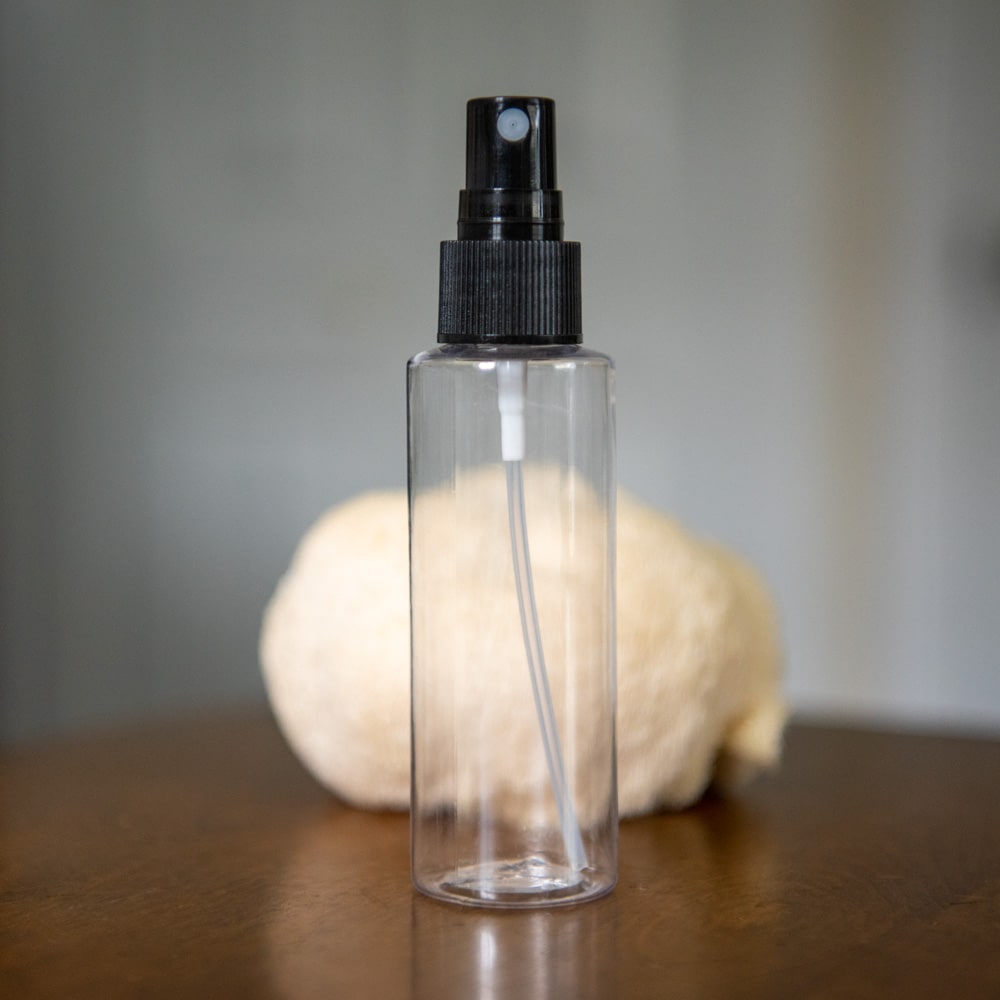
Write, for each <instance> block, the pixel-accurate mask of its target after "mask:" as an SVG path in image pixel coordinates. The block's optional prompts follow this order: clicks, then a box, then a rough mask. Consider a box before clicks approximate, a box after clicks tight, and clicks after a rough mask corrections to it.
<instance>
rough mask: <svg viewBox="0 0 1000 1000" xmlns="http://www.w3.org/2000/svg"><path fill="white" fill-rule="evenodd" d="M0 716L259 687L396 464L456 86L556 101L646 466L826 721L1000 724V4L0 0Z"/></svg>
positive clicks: (103, 714) (460, 135)
mask: <svg viewBox="0 0 1000 1000" xmlns="http://www.w3.org/2000/svg"><path fill="white" fill-rule="evenodd" d="M0 11H2V14H0V18H2V20H0V45H2V50H0V52H2V59H0V102H2V104H0V114H2V118H0V129H2V131H0V250H2V264H0V267H2V273H0V295H2V312H0V328H2V356H0V371H2V375H0V378H2V385H0V388H2V425H0V426H2V435H3V449H2V463H3V464H2V470H0V471H2V519H0V531H2V536H0V542H2V550H0V556H2V563H0V566H2V608H0V611H2V634H0V654H2V661H0V662H2V674H0V736H2V738H3V740H5V741H8V742H11V741H20V740H33V739H41V738H44V737H47V736H50V735H54V734H57V733H59V732H63V731H69V730H72V729H78V728H81V727H87V726H93V725H97V724H104V723H107V722H112V721H120V720H125V719H135V718H142V717H144V716H150V715H156V714H164V713H171V712H176V711H187V710H191V709H196V708H202V707H206V706H214V705H219V704H229V703H245V702H252V701H255V700H260V699H262V698H263V686H262V682H261V679H260V674H259V668H258V665H257V655H256V643H257V635H258V628H259V622H260V615H261V612H262V610H263V608H264V606H265V604H266V602H267V600H268V598H269V596H270V594H271V592H272V591H273V588H274V586H275V584H276V583H277V580H278V578H279V577H280V575H281V574H282V572H283V571H284V570H285V568H286V567H287V565H288V562H289V559H290V557H291V555H292V552H293V550H294V547H295V545H296V543H297V541H298V539H299V537H300V536H301V534H302V533H303V532H304V530H305V529H306V528H307V527H308V525H309V524H310V523H311V522H312V521H313V520H314V519H315V518H316V517H317V516H318V515H319V513H320V512H321V511H322V510H323V509H324V508H326V507H327V506H329V505H331V504H333V503H335V502H337V501H340V500H343V499H345V498H347V497H349V496H352V495H354V494H356V493H358V492H360V491H363V490H365V489H369V488H372V487H403V486H404V485H405V438H404V435H405V421H404V364H405V361H406V358H407V357H408V356H409V355H411V354H413V353H415V352H417V351H418V350H420V349H422V348H424V347H428V346H431V345H432V343H433V340H434V335H435V323H436V301H437V253H438V249H437V248H438V242H439V241H440V240H442V239H450V238H452V237H453V234H454V224H455V215H456V208H457V201H458V191H459V188H460V187H461V186H462V180H463V169H464V124H465V119H464V115H465V112H464V105H465V101H466V99H467V98H470V97H476V96H483V95H490V94H500V93H505V92H506V93H528V94H543V95H546V96H550V97H553V98H555V100H556V102H557V106H558V111H559V137H558V141H559V153H560V164H559V179H560V186H561V187H562V189H563V191H564V192H565V205H566V217H567V238H569V239H576V240H580V241H581V242H582V243H583V248H584V317H585V336H586V340H587V343H588V344H589V346H591V347H594V348H597V349H601V350H606V351H608V352H609V353H611V354H612V355H613V356H614V357H615V358H616V360H617V362H618V386H619V424H618V433H619V446H620V474H621V481H622V483H623V485H625V486H627V487H629V488H630V489H632V490H633V491H634V492H636V493H638V494H639V495H641V496H642V497H643V498H645V499H646V500H648V501H650V502H652V503H654V504H656V505H657V506H659V507H661V508H663V509H664V510H667V511H670V512H672V513H674V514H675V515H676V516H677V517H679V518H680V519H681V520H682V521H683V522H684V523H685V524H686V525H687V526H688V527H689V528H690V529H691V530H692V531H694V532H697V533H699V534H701V535H705V536H708V537H711V538H714V539H717V540H719V541H721V542H723V543H725V544H727V545H729V546H731V547H732V548H734V549H736V550H737V551H739V552H741V553H743V554H744V555H745V556H746V557H747V558H749V559H750V560H751V561H752V562H753V563H754V564H755V565H756V566H757V567H758V568H759V569H760V570H761V572H762V573H763V574H764V576H765V577H766V579H767V580H768V581H769V583H770V585H771V587H772V589H773V591H774V594H775V596H776V599H777V602H778V605H779V607H780V610H781V615H782V620H783V628H784V634H785V641H786V646H787V656H788V673H787V677H788V681H787V683H788V690H789V694H790V697H791V700H792V703H793V705H794V706H795V708H796V709H797V710H799V711H800V712H802V713H808V714H811V715H820V716H828V717H835V718H849V719H861V720H867V721H875V722H888V723H890V724H893V725H920V726H936V727H945V728H951V729H978V730H992V731H1000V652H998V650H1000V4H997V3H996V2H995V0H817V2H800V0H773V2H772V0H742V2H740V0H730V2H721V0H673V2H671V0H619V2H617V3H614V4H611V3H607V2H595V0H584V2H579V3H572V2H569V0H556V2H545V0H530V2H529V0H509V2H507V3H504V4H490V5H481V6H477V5H475V4H470V3H468V0H427V2H424V3H407V2H403V0H338V2H336V3H328V2H307V0H287V2H282V3H277V2H263V0H244V2H238V3H237V2H219V0H197V2H193V0H192V2H175V0H145V2H141V0H137V2H134V3H128V4H117V3H105V2H79V0H77V2H48V3H43V4H40V3H35V2H31V0H3V2H2V5H0Z"/></svg>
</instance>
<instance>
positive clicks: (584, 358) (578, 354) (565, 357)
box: [409, 344, 615, 368]
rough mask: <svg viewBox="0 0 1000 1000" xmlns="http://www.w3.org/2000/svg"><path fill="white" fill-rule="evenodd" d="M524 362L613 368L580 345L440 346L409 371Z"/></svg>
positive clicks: (605, 357)
mask: <svg viewBox="0 0 1000 1000" xmlns="http://www.w3.org/2000/svg"><path fill="white" fill-rule="evenodd" d="M496 361H527V362H528V363H529V364H530V363H536V364H564V365H565V364H581V365H595V366H600V367H608V368H614V366H615V363H614V360H613V359H612V358H611V357H610V356H609V355H607V354H603V353H601V352H600V351H592V350H591V349H590V348H588V347H583V346H582V345H580V344H543V345H539V346H537V347H536V346H531V345H524V344H439V345H437V346H436V347H432V348H430V349H429V350H426V351H421V352H420V353H419V354H415V355H414V356H413V357H412V358H410V361H409V367H410V368H416V367H421V366H424V365H450V364H457V365H466V364H475V365H481V364H483V363H484V362H485V363H489V362H496Z"/></svg>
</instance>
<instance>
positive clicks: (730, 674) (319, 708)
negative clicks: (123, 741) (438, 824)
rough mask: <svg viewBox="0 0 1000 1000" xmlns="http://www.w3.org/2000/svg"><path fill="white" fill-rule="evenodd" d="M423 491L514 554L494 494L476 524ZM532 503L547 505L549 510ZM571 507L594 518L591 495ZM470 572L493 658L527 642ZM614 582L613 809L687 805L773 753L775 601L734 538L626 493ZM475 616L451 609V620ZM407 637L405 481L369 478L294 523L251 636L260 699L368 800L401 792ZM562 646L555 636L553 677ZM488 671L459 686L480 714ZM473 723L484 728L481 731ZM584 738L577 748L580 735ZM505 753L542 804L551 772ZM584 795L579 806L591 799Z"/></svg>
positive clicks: (778, 699) (319, 763) (302, 750)
mask: <svg viewBox="0 0 1000 1000" xmlns="http://www.w3.org/2000/svg"><path fill="white" fill-rule="evenodd" d="M535 480H536V481H538V478H537V477H535ZM531 481H532V477H528V483H529V486H528V488H529V491H530V488H531V487H530V483H531ZM482 488H483V490H484V496H485V495H489V496H503V494H502V492H501V491H499V490H497V489H496V488H495V484H494V483H493V482H492V480H491V478H490V476H489V475H484V478H483V480H482ZM420 502H421V503H423V504H426V505H427V506H426V508H425V509H424V511H423V516H424V517H425V518H430V519H431V520H433V519H435V518H437V520H438V523H439V524H440V526H441V531H442V532H443V533H446V534H447V535H448V538H449V539H450V540H451V543H452V544H454V541H455V539H457V538H468V539H475V540H476V541H475V553H474V558H475V560H476V564H477V565H479V566H480V567H481V566H482V565H483V560H484V559H485V560H487V561H488V560H490V559H494V560H508V559H509V549H506V548H505V546H508V545H509V538H508V537H507V535H506V532H505V530H497V529H496V525H497V524H498V523H499V525H500V527H501V528H502V529H505V526H506V513H505V511H503V510H499V509H496V510H495V509H493V508H494V507H495V506H496V503H493V504H492V505H491V504H490V503H488V502H484V503H483V504H481V505H475V510H476V513H475V514H473V515H469V516H473V517H477V518H482V523H479V524H470V523H461V524H456V522H455V521H454V510H453V509H451V508H449V507H448V506H447V501H446V496H445V494H444V493H442V495H441V496H440V497H435V496H434V495H433V494H428V495H425V496H423V497H421V499H420ZM577 503H578V504H579V503H580V500H579V489H577ZM435 505H437V508H439V509H436V507H435ZM528 505H529V509H531V496H530V492H529V497H528ZM538 509H539V510H540V511H541V514H540V515H538V516H541V517H544V516H545V513H544V511H545V507H544V506H542V507H540V508H538ZM595 513H596V512H595V511H591V512H590V514H595ZM581 514H582V516H584V517H586V516H589V514H588V509H587V503H586V502H584V503H583V505H582V508H581ZM498 519H499V520H498ZM531 531H532V563H533V571H534V574H535V577H536V592H537V593H538V594H539V599H540V606H539V618H540V621H541V623H542V627H543V636H544V635H545V634H546V629H545V622H546V619H547V618H549V619H550V620H551V616H552V615H554V614H556V613H557V611H556V609H555V608H554V607H553V608H546V606H545V597H544V595H545V594H546V593H547V590H548V589H549V588H546V585H545V577H546V573H547V571H548V570H547V564H548V562H549V559H548V554H547V552H546V549H545V545H546V542H545V540H546V539H547V538H551V537H554V536H555V535H556V533H555V532H553V531H547V530H546V526H545V525H544V524H540V523H537V521H536V520H533V521H532V524H531ZM536 538H537V539H538V542H537V543H536V541H535V539H536ZM484 539H485V540H486V541H485V542H484V541H483V540H484ZM472 544H473V543H472V542H470V546H471V545H472ZM484 544H485V545H486V551H484V549H483V546H484ZM494 548H495V549H496V551H492V550H493V549H494ZM472 557H473V550H472V548H471V547H470V549H469V558H470V560H471V559H472ZM459 558H461V556H459ZM470 565H471V562H470ZM469 579H470V590H469V593H468V598H469V600H470V601H471V602H472V604H471V605H470V606H475V607H478V608H479V609H482V608H483V607H495V608H497V610H496V613H495V615H494V616H493V617H492V618H487V620H485V621H484V620H483V618H482V615H481V614H480V615H479V618H478V619H477V620H476V621H475V626H474V627H475V630H476V634H475V637H474V640H475V642H476V643H479V644H482V643H484V642H485V643H487V644H488V645H489V647H490V650H491V656H493V657H498V658H499V659H500V660H501V661H503V660H514V659H517V658H518V657H523V650H521V649H519V646H518V644H519V643H520V641H521V636H520V629H519V627H514V628H512V627H510V625H509V622H510V620H511V619H510V616H509V615H510V612H511V609H510V608H507V607H505V606H504V604H503V601H499V602H497V601H495V600H492V601H491V600H490V599H489V598H490V595H489V594H484V593H483V592H482V589H481V588H489V587H493V586H496V584H495V583H493V582H491V581H493V580H494V579H495V576H494V575H491V574H489V573H483V572H479V573H478V574H471V575H470V578H469ZM477 587H478V588H480V590H479V591H478V592H477V591H476V588H477ZM577 597H578V599H577V600H575V601H574V605H575V606H578V607H580V608H585V607H586V606H587V600H586V597H587V595H586V594H585V593H581V594H579V595H577ZM617 597H618V599H617V674H618V717H617V740H618V801H619V811H620V813H621V815H622V816H631V815H640V814H643V813H648V812H651V811H654V810H657V809H662V808H672V809H679V808H683V807H685V806H687V805H690V804H691V803H692V802H694V801H696V800H697V799H698V798H699V797H700V796H701V795H702V794H703V792H704V791H705V789H706V788H707V787H708V785H709V784H710V783H715V784H716V785H719V786H722V787H723V788H727V787H733V786H735V785H737V784H740V783H742V782H743V781H745V780H747V779H748V778H749V777H751V776H753V775H754V774H756V773H757V772H759V771H760V770H762V769H766V768H769V767H772V766H774V765H775V764H776V763H777V761H778V759H779V756H780V750H781V735H782V730H783V727H784V723H785V720H786V716H787V709H786V705H785V701H784V698H783V696H782V690H781V650H780V640H779V634H778V627H777V624H776V618H775V613H774V609H773V607H772V604H771V601H770V598H769V595H768V593H767V590H766V588H765V587H764V585H763V583H762V582H761V580H760V578H759V577H758V575H757V574H756V573H755V572H754V571H753V570H752V569H751V568H750V567H749V566H747V565H746V564H745V563H744V562H743V561H742V560H740V559H738V558H737V557H736V556H735V555H733V554H732V553H730V552H728V551H726V550H725V549H723V548H721V547H719V546H716V545H712V544H708V543H705V542H703V541H700V540H697V539H695V538H693V537H691V536H690V535H689V534H687V533H686V532H685V531H684V530H683V529H682V528H681V527H680V526H679V525H678V524H677V522H676V521H674V520H672V519H671V518H669V517H666V516H665V515H663V514H661V513H660V512H659V511H657V510H655V509H653V508H651V507H649V506H646V505H645V504H642V503H640V502H639V501H638V500H636V499H635V498H634V497H632V496H631V495H630V494H628V493H627V492H625V491H621V492H620V493H619V496H618V529H617ZM498 604H499V607H497V605H498ZM560 607H563V608H564V607H565V602H562V603H561V604H560ZM443 613H444V612H443ZM513 614H514V615H515V616H516V609H514V610H513ZM469 620H470V619H469V617H468V616H462V615H454V617H453V623H454V624H453V625H452V628H460V627H462V625H461V623H462V622H463V621H469ZM515 621H516V617H515ZM468 627H471V626H468ZM580 627H581V629H583V628H585V624H584V621H583V618H581V623H580ZM564 633H565V630H564V629H549V630H548V635H549V636H550V637H551V639H549V638H546V639H545V641H546V642H549V641H552V642H559V641H560V639H559V636H560V635H562V634H564ZM409 643H410V621H409V564H408V512H407V498H406V494H405V492H403V491H388V492H377V493H366V494H363V495H361V496H359V497H356V498H355V499H353V500H350V501H347V502H346V503H343V504H341V505H338V506H336V507H334V508H332V509H331V510H329V511H328V512H326V513H325V514H324V515H323V516H322V517H320V519H319V520H318V521H317V522H316V523H315V524H314V525H313V526H312V527H311V528H310V529H309V531H308V532H307V533H306V534H305V536H304V537H303V539H302V541H301V542H300V544H299V546H298V549H297V551H296V553H295V555H294V557H293V560H292V563H291V566H290V567H289V569H288V572H287V573H286V574H285V576H284V577H283V579H282V580H281V582H280V583H279V585H278V587H277V590H276V591H275V594H274V596H273V597H272V599H271V602H270V604H269V605H268V608H267V610H266V612H265V615H264V621H263V627H262V631H261V640H260V656H261V664H262V667H263V673H264V679H265V684H266V688H267V693H268V697H269V699H270V703H271V707H272V709H273V712H274V715H275V717H276V719H277V721H278V724H279V726H280V727H281V729H282V731H283V733H284V735H285V738H286V739H287V741H288V743H289V745H290V746H291V747H292V749H293V751H294V752H295V754H296V755H297V756H298V757H299V759H300V760H301V761H302V763H303V764H304V765H305V766H306V768H307V769H308V770H309V771H310V772H311V773H312V774H313V775H314V776H315V777H316V778H317V779H318V780H319V781H320V782H321V783H322V784H323V785H325V786H326V787H327V788H329V789H330V790H331V791H333V792H334V793H335V794H337V795H338V796H340V797H341V798H343V799H345V800H346V801H348V802H351V803H353V804H355V805H357V806H361V807H363V808H370V809H406V808H407V807H408V805H409V793H410V653H409ZM597 645H599V644H595V648H596V646H597ZM584 646H585V644H583V645H582V646H581V648H584ZM563 659H564V657H563V656H561V655H560V650H559V649H558V648H553V650H552V652H551V655H550V656H549V665H550V670H552V671H553V676H552V681H553V684H555V685H558V684H559V676H558V671H559V669H560V667H559V665H560V663H561V662H562V660H563ZM503 673H504V674H505V675H507V676H510V677H512V678H515V679H514V680H512V681H511V683H526V680H525V679H524V678H523V677H522V678H521V680H517V679H516V678H518V677H521V673H523V672H520V673H519V672H517V671H504V672H503ZM495 682H496V674H495V673H494V675H493V676H492V677H490V676H487V675H485V674H484V676H483V680H482V685H477V683H471V684H467V685H464V687H463V691H464V692H465V694H464V696H465V697H468V698H469V700H470V705H469V709H470V710H469V713H468V714H469V718H477V717H478V718H481V713H477V712H476V711H475V707H476V706H477V705H478V704H481V700H482V698H483V697H484V694H485V693H486V692H487V691H488V685H489V684H490V683H495ZM480 687H482V690H480ZM597 710H598V708H597V707H596V703H595V707H594V711H597ZM577 713H578V725H579V726H581V727H583V728H582V730H581V731H584V730H585V727H586V724H587V717H588V716H587V709H586V706H584V708H583V710H582V711H581V709H580V706H579V705H578V707H577ZM490 724H491V725H495V726H498V727H503V729H504V733H505V737H506V744H505V745H507V746H510V745H511V743H513V744H514V745H515V746H516V745H518V741H517V740H511V739H510V727H511V726H514V727H518V726H520V727H522V728H526V729H530V728H531V727H532V726H533V725H535V719H534V714H533V712H531V711H526V712H524V713H521V714H520V716H519V718H517V719H509V718H506V719H503V720H494V721H493V722H492V723H490ZM498 732H499V730H498ZM566 735H567V736H568V737H569V738H572V735H571V734H570V733H567V734H566ZM482 738H484V739H489V738H491V734H490V732H489V730H488V728H487V730H486V731H485V732H484V734H483V737H482ZM497 738H499V735H498V737H497ZM523 742H524V744H525V745H526V746H527V745H529V744H530V740H528V739H525V740H524V741H523ZM579 742H580V746H582V747H584V749H585V750H586V744H585V741H584V740H581V741H579ZM591 752H594V753H601V752H605V751H604V748H601V747H593V748H591ZM506 766H507V767H508V769H509V773H510V775H511V782H510V785H509V787H510V796H511V800H510V803H509V806H510V809H511V810H512V811H516V809H518V808H520V807H522V806H523V803H527V802H529V801H532V802H537V795H535V794H534V789H537V787H538V783H539V782H544V781H545V780H546V779H545V776H544V773H542V772H539V773H535V771H537V770H538V768H539V767H540V764H539V762H538V755H537V754H532V755H531V756H530V758H529V757H528V756H526V757H525V759H524V760H517V759H509V760H508V761H507V765H506ZM583 766H585V762H583ZM442 780H443V779H442ZM529 786H530V788H531V789H532V792H531V794H530V795H529V794H528V791H527V789H528V788H529ZM522 791H523V793H524V794H523V795H522V794H521V792H522ZM442 794H444V793H442ZM462 794H464V793H463V792H462V790H459V797H460V798H461V795H462ZM469 794H472V792H471V791H470V792H469ZM521 800H523V801H521ZM581 808H582V809H583V810H584V811H586V808H587V804H586V803H582V804H581Z"/></svg>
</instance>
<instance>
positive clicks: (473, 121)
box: [458, 97, 563, 240]
mask: <svg viewBox="0 0 1000 1000" xmlns="http://www.w3.org/2000/svg"><path fill="white" fill-rule="evenodd" d="M555 126H556V107H555V102H554V101H551V100H549V99H548V98H547V97H480V98H477V99H476V100H472V101H469V103H468V105H467V131H466V151H465V190H463V191H462V193H461V195H460V197H459V203H458V238H459V239H460V240H559V239H562V228H563V220H562V195H561V193H560V192H559V191H557V190H556V139H555Z"/></svg>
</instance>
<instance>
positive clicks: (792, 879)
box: [0, 714, 1000, 1000]
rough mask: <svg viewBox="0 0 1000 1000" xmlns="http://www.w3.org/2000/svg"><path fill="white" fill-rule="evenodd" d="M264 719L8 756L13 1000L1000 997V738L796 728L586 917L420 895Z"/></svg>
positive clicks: (4, 812)
mask: <svg viewBox="0 0 1000 1000" xmlns="http://www.w3.org/2000/svg"><path fill="white" fill-rule="evenodd" d="M407 838H408V829H407V820H406V817H405V816H401V815H379V814H371V813H363V812H358V811H355V810H353V809H350V808H347V807H346V806H344V805H341V804H339V803H338V802H336V801H335V800H334V799H333V798H332V797H330V796H329V795H328V794H327V793H325V792H324V791H322V790H321V789H320V788H319V787H318V786H317V785H316V784H314V783H313V781H312V780H311V779H310V778H309V777H308V776H307V775H306V773H305V772H304V771H303V770H302V769H301V768H300V767H299V765H298V764H297V763H296V761H295V760H294V759H293V757H292V756H291V754H290V753H289V752H288V750H287V749H286V748H285V746H284V744H283V742H282V740H281V737H280V736H279V735H278V733H277V731H276V729H275V728H274V726H273V724H272V723H271V722H270V721H269V719H268V718H267V717H266V716H265V715H263V714H259V715H249V716H248V715H243V716H234V715H228V716H222V715H220V716H217V717H209V718H204V719H201V720H199V721H188V722H185V723H182V724H174V725H163V726H156V727H147V728H145V729H143V730H136V731H132V732H118V733H112V734H104V735H98V736H93V737H89V738H85V739H77V740H73V741H69V742H64V743H61V744H59V745H52V746H48V747H44V748H41V749H32V750H26V751H20V752H14V753H12V752H8V753H7V754H6V755H5V756H4V757H3V758H2V766H0V891H2V896H0V997H3V998H5V1000H6V998H9V1000H20V998H33V997H69V998H75V997H84V998H91V997H93V998H101V1000H113V998H116V997H143V998H157V997H206V998H213V1000H214V998H225V997H240V998H253V997H282V998H288V1000H297V998H302V997H323V998H334V997H337V998H340V997H347V998H353V997H373V998H393V997H433V998H436V1000H437V998H447V997H463V998H470V997H477V996H479V997H491V998H492V997H518V998H534V997H558V998H571V997H611V998H614V997H679V998H684V997H696V998H725V1000H729V998H739V997H767V998H773V997H796V998H798V997H823V998H830V997H850V998H867V997H879V998H886V997H888V998H894V997H907V998H913V997H934V998H938V997H948V998H954V1000H965V998H976V997H990V998H994V1000H995V998H997V997H1000V742H990V741H977V740H960V739H946V738H935V737H929V736H916V735H889V734H880V733H873V732H852V731H846V730H838V729H829V728H811V727H798V728H793V729H792V730H791V732H790V733H789V736H788V741H787V749H786V756H785V764H784V766H783V768H782V770H781V771H780V772H779V773H777V774H776V775H774V776H772V777H769V778H767V779H765V780H761V781H758V782H757V783H756V784H754V785H752V786H750V788H748V789H747V790H746V791H745V792H744V793H743V794H742V795H741V796H740V797H738V798H735V799H731V800H728V801H727V800H721V799H709V800H707V801H705V802H704V803H702V804H701V805H700V806H699V807H697V808H695V809H692V810H690V811H688V812H686V813H683V814H680V815H662V816H654V817H650V818H648V819H643V820H637V821H631V822H626V823H623V824H622V831H621V881H620V883H619V886H618V888H617V890H616V891H615V892H614V893H613V894H612V895H611V896H609V897H607V898H605V899H603V900H599V901H597V902H594V903H589V904H583V905H581V906H578V907H575V908H568V909H564V910H546V911H539V912H534V913H494V912H488V911H472V910H463V909H460V908H456V907H451V906H448V905H447V904H441V903H436V902H433V901H431V900H428V899H424V898H423V897H421V896H418V895H417V894H416V893H415V892H414V891H413V890H412V889H411V888H410V883H409V875H408V858H407V851H408V847H407Z"/></svg>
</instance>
